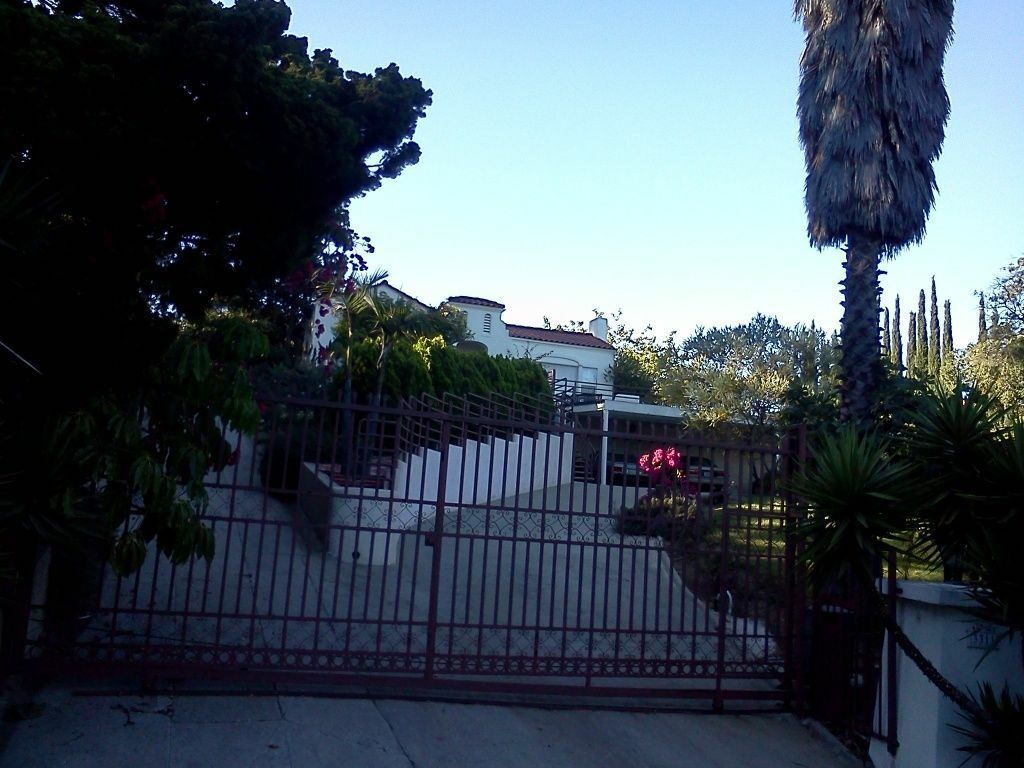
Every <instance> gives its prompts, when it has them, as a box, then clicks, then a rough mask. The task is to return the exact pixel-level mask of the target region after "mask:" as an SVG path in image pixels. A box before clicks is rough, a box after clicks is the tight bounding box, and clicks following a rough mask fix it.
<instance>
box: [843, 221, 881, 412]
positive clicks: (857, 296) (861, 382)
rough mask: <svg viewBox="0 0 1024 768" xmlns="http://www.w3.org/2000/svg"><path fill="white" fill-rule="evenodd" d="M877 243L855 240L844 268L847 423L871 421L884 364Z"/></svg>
mask: <svg viewBox="0 0 1024 768" xmlns="http://www.w3.org/2000/svg"><path fill="white" fill-rule="evenodd" d="M879 259H880V247H879V244H878V243H877V242H874V241H872V240H868V239H866V238H862V237H851V238H850V241H849V245H848V246H847V249H846V261H845V262H844V263H843V267H844V268H845V270H846V277H845V278H844V279H843V281H842V283H841V285H842V286H843V290H842V292H843V319H842V323H841V326H840V334H841V338H842V342H841V345H840V364H841V367H842V372H843V377H842V383H841V386H840V394H841V395H842V402H841V407H840V414H841V416H842V418H843V419H845V420H846V421H854V422H866V421H868V420H869V419H870V418H871V410H872V407H873V406H874V404H875V400H876V398H877V392H878V382H879V379H880V373H881V372H880V369H881V361H880V358H879V355H880V351H879V350H880V347H879V342H878V333H879V328H878V313H879V307H878V296H879V293H880V289H879V286H878V264H879Z"/></svg>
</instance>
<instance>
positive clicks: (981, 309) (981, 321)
mask: <svg viewBox="0 0 1024 768" xmlns="http://www.w3.org/2000/svg"><path fill="white" fill-rule="evenodd" d="M986 336H988V325H987V323H986V320H985V294H983V293H979V294H978V341H984V340H985V337H986Z"/></svg>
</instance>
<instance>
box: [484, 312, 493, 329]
mask: <svg viewBox="0 0 1024 768" xmlns="http://www.w3.org/2000/svg"><path fill="white" fill-rule="evenodd" d="M490 332H491V313H490V312H485V313H484V333H488V334H489V333H490Z"/></svg>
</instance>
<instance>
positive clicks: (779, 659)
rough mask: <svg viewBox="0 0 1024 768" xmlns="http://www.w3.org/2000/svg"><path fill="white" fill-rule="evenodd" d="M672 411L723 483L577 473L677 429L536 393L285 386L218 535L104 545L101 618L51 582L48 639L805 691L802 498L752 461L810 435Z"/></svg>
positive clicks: (314, 669)
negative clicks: (212, 544) (138, 559)
mask: <svg viewBox="0 0 1024 768" xmlns="http://www.w3.org/2000/svg"><path fill="white" fill-rule="evenodd" d="M524 415H525V416H528V417H529V418H527V419H523V418H521V417H522V416H524ZM509 416H514V417H516V418H509ZM666 429H667V427H666ZM668 434H669V433H668V432H667V431H666V432H665V435H666V436H667V435H668ZM499 435H504V436H507V437H509V438H510V439H497V438H496V436H499ZM673 435H674V442H673V445H677V446H678V447H679V449H680V450H682V451H685V452H686V455H688V456H694V457H704V458H707V459H708V460H709V461H713V462H714V463H715V464H717V465H718V466H719V467H721V469H722V471H723V473H724V477H723V483H724V487H725V488H726V489H727V491H726V493H725V494H724V495H723V497H722V498H711V497H706V496H704V495H703V494H701V493H699V492H698V493H694V492H693V490H692V489H688V488H686V487H685V486H683V485H680V486H678V487H674V486H673V487H670V486H660V485H655V486H652V485H650V484H649V483H648V482H646V481H645V478H644V477H643V476H641V475H639V474H637V475H631V476H628V477H627V476H623V477H620V478H616V479H615V482H613V483H608V482H607V478H586V479H582V480H581V479H578V478H576V477H574V470H575V467H576V464H577V459H578V458H580V457H581V456H583V455H584V452H585V451H588V450H590V449H591V447H593V446H600V445H603V444H605V443H606V442H610V443H611V444H613V445H618V446H622V448H623V450H625V451H631V452H636V453H639V452H641V451H642V450H646V449H647V447H648V446H649V445H650V444H651V441H652V439H657V437H658V436H657V435H653V434H652V433H650V432H648V433H644V434H643V435H640V434H638V433H637V432H630V431H615V430H610V431H603V430H601V429H594V428H590V427H586V426H582V425H579V424H565V423H561V422H560V420H559V419H558V418H556V417H555V416H554V415H553V412H552V410H551V409H550V408H548V409H547V410H545V408H544V407H543V405H542V404H541V403H539V402H538V401H537V400H536V399H525V398H523V399H517V398H504V399H503V398H493V399H489V400H485V401H482V400H481V399H479V398H451V397H449V398H431V397H421V398H415V399H411V400H409V401H407V402H405V403H403V404H402V405H401V406H400V407H396V408H383V407H371V406H361V405H345V404H341V403H332V402H315V401H303V400H286V401H278V402H271V403H269V408H268V412H267V417H266V420H265V422H264V424H263V429H262V430H261V434H260V435H259V436H258V437H257V438H256V439H249V438H243V437H241V436H234V439H235V442H236V447H237V448H238V455H239V460H238V462H237V463H236V464H235V465H234V466H233V467H230V468H226V469H225V470H224V471H223V472H221V473H219V474H217V475H216V476H214V477H211V478H210V479H209V481H208V484H207V489H208V493H209V498H210V506H209V509H208V510H207V513H206V515H205V517H204V520H205V522H206V524H207V525H208V526H209V527H210V528H211V530H212V531H213V533H214V536H215V538H216V540H217V554H216V557H215V558H214V559H213V560H212V561H210V562H207V561H205V560H194V561H188V562H185V563H181V564H178V565H173V564H171V563H169V562H168V561H167V560H166V559H164V557H163V556H161V555H160V553H159V552H158V551H157V549H156V547H155V545H151V546H150V549H149V551H148V552H147V558H146V561H145V563H144V565H143V567H142V568H141V569H140V570H139V571H138V572H137V573H135V574H132V575H130V576H124V577H118V576H117V575H116V574H114V573H113V572H111V571H110V569H109V568H108V567H107V566H105V565H104V566H102V568H101V569H100V571H99V575H98V577H97V583H96V585H95V591H94V601H93V604H92V605H90V606H88V610H87V611H83V612H81V614H80V615H83V616H88V618H87V619H85V620H83V623H80V624H79V625H77V626H75V627H74V628H72V629H67V628H64V629H61V628H59V627H56V626H54V624H53V622H52V621H51V620H50V619H49V618H48V610H47V604H46V602H39V603H34V604H33V605H32V614H31V618H32V627H31V631H30V632H29V638H28V645H27V651H28V655H29V656H30V657H31V658H33V659H37V660H38V663H41V664H44V665H45V664H52V665H57V666H59V663H60V662H61V661H67V662H68V663H70V664H71V665H73V666H74V667H75V668H76V669H77V670H79V671H82V670H89V669H91V670H94V671H96V672H101V673H103V672H109V671H110V670H112V669H113V670H118V671H120V670H123V669H124V668H138V669H142V670H145V671H146V672H147V673H148V674H172V675H186V676H208V675H214V674H216V675H220V676H229V677H238V678H247V679H265V680H278V679H284V680H292V681H296V680H320V681H322V682H328V683H339V684H340V683H345V684H366V682H367V679H368V677H369V678H371V679H372V682H373V683H374V684H379V685H399V686H406V687H408V686H415V685H429V686H435V687H447V688H453V689H460V690H470V689H471V690H483V691H520V692H534V693H542V694H563V693H571V694H579V695H590V696H645V697H652V698H661V699H673V700H677V699H682V698H701V699H706V700H708V701H710V702H711V703H712V704H713V706H714V707H715V708H719V709H720V708H722V706H723V704H724V702H725V701H726V700H727V699H732V698H735V699H746V700H752V699H760V700H769V701H778V702H790V701H792V700H793V699H794V697H797V696H798V695H799V690H798V687H799V684H798V672H797V669H798V665H797V661H796V660H797V657H798V646H796V645H794V641H795V639H797V638H799V637H800V626H801V621H802V618H803V611H802V610H795V609H794V600H795V599H796V598H795V597H794V595H795V594H796V593H795V592H794V589H793V587H792V583H793V580H794V579H795V571H794V569H795V567H796V565H795V562H794V559H793V551H794V549H793V545H792V524H793V521H794V515H795V514H796V511H795V507H794V506H793V505H792V500H791V499H790V498H789V497H788V496H787V494H786V491H785V489H784V488H771V489H769V488H766V487H761V486H755V484H754V483H753V481H752V478H751V472H750V467H751V466H752V465H753V464H754V463H755V461H754V460H755V459H758V458H765V459H766V460H767V459H768V458H770V459H771V460H772V461H775V460H777V458H778V457H779V456H781V457H783V458H784V459H785V461H787V462H789V461H790V460H795V458H796V456H797V453H796V451H797V447H795V445H794V444H791V443H789V442H784V443H781V444H777V445H771V446H765V445H748V444H744V443H728V442H714V441H708V440H700V439H697V438H695V437H692V436H689V437H688V436H687V435H685V434H684V435H681V436H680V435H678V433H673ZM425 449H429V450H425ZM389 453H390V455H392V456H394V463H393V464H392V465H390V466H389V467H388V471H389V472H390V476H389V478H388V482H387V483H378V484H370V485H367V484H360V483H359V482H357V480H358V478H359V477H366V476H368V472H367V469H368V467H369V466H370V465H369V464H367V463H362V464H361V463H360V462H361V461H362V460H361V459H360V460H354V461H348V457H349V456H356V457H361V456H365V457H370V458H371V459H374V457H376V458H377V459H379V457H381V456H384V455H387V454H389ZM324 465H329V466H331V467H333V466H336V465H340V466H349V467H351V466H355V470H356V471H355V472H352V473H349V474H345V475H343V476H341V477H340V481H339V478H338V477H335V476H333V475H331V474H330V473H329V472H325V471H324V470H323V466H324ZM135 523H137V521H135V522H133V521H129V525H132V524H135Z"/></svg>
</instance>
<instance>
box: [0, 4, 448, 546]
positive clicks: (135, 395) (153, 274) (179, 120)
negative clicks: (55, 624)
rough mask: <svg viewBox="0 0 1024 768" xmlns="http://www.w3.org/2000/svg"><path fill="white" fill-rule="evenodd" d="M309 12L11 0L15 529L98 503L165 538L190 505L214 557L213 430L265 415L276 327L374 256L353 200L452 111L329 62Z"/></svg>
mask: <svg viewBox="0 0 1024 768" xmlns="http://www.w3.org/2000/svg"><path fill="white" fill-rule="evenodd" d="M289 20H290V11H289V9H288V7H287V6H286V5H285V4H284V3H282V2H273V1H272V0H238V2H236V3H234V4H233V5H230V6H223V5H220V4H217V3H214V2H211V1H210V0H172V1H171V2H162V1H161V2H156V1H155V0H124V1H123V2H104V3H98V2H91V1H90V0H78V1H77V2H73V1H70V0H68V1H61V0H54V1H51V2H44V3H33V2H5V3H3V4H0V68H2V70H3V72H4V77H3V78H2V79H0V102H2V103H4V104H5V105H7V109H6V110H5V115H4V120H2V121H0V167H2V171H3V172H2V175H0V253H2V254H3V257H4V270H3V273H2V276H0V341H2V342H3V344H4V347H3V348H0V361H2V362H0V382H2V383H0V402H2V406H3V409H4V413H3V433H4V436H6V439H5V440H3V441H0V459H2V465H3V466H4V468H5V471H7V472H10V473H11V474H10V477H9V478H8V480H9V482H7V483H6V485H5V487H4V497H3V498H2V499H0V539H3V538H4V537H5V536H6V534H5V531H7V532H8V533H9V531H10V530H11V528H10V526H11V525H14V523H11V522H10V521H11V520H18V521H20V522H18V523H17V525H18V526H21V525H22V523H24V521H25V520H26V519H27V518H26V517H25V516H26V515H27V514H29V513H30V512H31V513H33V514H42V513H45V512H47V511H49V512H52V513H54V514H55V515H57V516H63V517H65V518H66V517H68V516H69V515H71V514H72V513H74V512H75V510H78V509H82V508H85V507H90V506H93V507H94V506H96V503H97V501H99V502H101V506H102V507H103V508H104V509H105V510H106V511H107V512H109V511H110V509H111V508H112V506H115V507H117V508H118V510H119V511H118V513H117V514H116V515H110V516H108V522H113V523H115V524H120V523H121V522H122V521H123V520H125V519H126V515H127V516H131V515H136V514H138V515H141V520H142V521H144V522H145V521H149V522H148V523H147V524H146V525H141V524H140V519H139V518H135V517H131V519H132V520H135V522H134V523H131V526H135V527H131V530H130V532H137V533H138V535H139V536H141V537H142V538H143V539H144V540H149V539H151V538H152V537H153V536H154V535H157V532H158V531H159V530H163V526H168V525H171V526H173V525H176V524H177V523H180V522H181V521H182V520H183V519H184V518H186V517H187V518H188V519H189V525H190V526H192V528H191V529H190V530H192V534H191V535H190V536H189V537H186V541H188V542H190V543H191V544H193V545H194V546H193V547H191V551H195V552H203V551H204V550H205V548H206V547H207V544H206V542H205V539H204V537H203V535H202V534H200V533H198V530H199V529H198V528H195V526H194V525H193V523H195V517H196V516H199V515H201V512H202V510H203V508H204V500H203V494H202V489H201V487H198V486H197V485H196V481H197V477H198V478H201V477H202V475H203V474H204V473H205V472H206V470H207V469H208V467H210V466H213V467H216V466H219V465H223V463H224V461H226V460H227V459H228V458H229V457H228V456H225V455H224V450H223V446H222V444H221V440H220V439H219V438H217V439H214V436H213V435H212V434H211V429H212V426H211V425H214V424H219V425H221V426H224V425H229V426H232V427H235V428H241V429H246V428H252V427H253V426H254V419H255V403H254V402H253V401H252V394H251V385H250V383H249V380H248V376H247V364H248V360H250V359H251V358H252V357H253V356H257V355H259V354H260V353H262V352H264V351H266V348H267V347H266V340H265V339H264V340H263V341H260V339H259V335H260V334H261V332H262V333H267V332H269V333H271V335H272V336H273V339H272V340H273V341H278V342H280V341H283V340H285V339H291V340H292V342H293V343H294V340H295V339H296V338H301V325H302V323H303V320H304V315H306V314H308V312H309V306H310V303H309V301H308V299H310V298H311V297H312V295H313V293H314V288H315V285H314V284H315V282H316V281H317V280H323V279H331V280H337V279H342V278H344V276H345V275H347V274H348V273H350V272H351V269H352V267H353V265H355V266H361V262H360V255H359V252H358V250H357V248H356V247H357V245H358V244H359V242H360V241H358V240H357V239H356V237H355V235H354V234H353V233H352V232H351V230H350V228H349V226H348V217H347V204H348V202H349V201H350V200H351V199H352V198H353V197H357V196H359V195H363V194H365V193H367V192H369V191H371V190H373V189H374V188H376V187H377V186H379V185H380V183H381V182H382V180H384V179H386V178H390V177H394V176H396V175H398V174H399V173H400V172H401V171H402V170H403V168H405V167H406V166H408V165H409V164H411V163H414V162H416V160H417V159H418V157H419V147H418V146H417V145H416V143H415V142H414V141H412V135H413V132H414V130H415V127H416V124H417V121H418V120H419V119H420V118H421V117H423V116H424V114H425V109H426V107H427V106H428V105H429V104H430V101H431V93H430V91H428V90H426V89H425V88H424V87H423V86H422V84H421V83H420V81H419V80H417V79H415V78H411V77H406V76H403V75H402V74H401V72H400V71H399V68H398V67H397V66H396V65H394V64H391V65H389V66H387V67H383V68H380V69H377V70H376V71H375V72H374V73H373V74H362V73H358V72H352V71H347V70H345V69H344V68H343V67H342V66H341V64H340V63H339V62H338V61H337V60H336V59H335V58H334V57H333V55H332V53H331V51H330V50H316V51H313V52H312V54H310V52H309V51H308V46H307V42H306V40H305V39H304V38H302V37H297V36H295V35H291V34H288V33H287V29H288V24H289ZM257 320H258V322H257ZM252 332H255V333H256V335H255V336H254V335H253V333H252ZM242 340H244V343H241V342H242ZM157 413H162V414H164V416H161V417H160V418H155V417H154V414H157ZM112 424H122V425H123V428H118V429H117V430H115V432H116V434H113V435H112V434H110V433H109V430H110V429H111V428H112V427H111V425H112ZM72 426H74V428H73V429H72ZM69 436H71V437H73V440H72V441H71V442H70V443H68V442H67V441H66V440H63V439H64V438H66V437H69ZM58 438H60V439H58ZM108 438H111V440H112V441H113V442H111V440H108ZM55 439H56V440H57V442H56V443H55V442H54V441H55ZM114 445H117V446H119V449H118V450H119V451H121V453H120V454H119V458H118V462H117V465H116V466H115V465H113V464H111V462H110V461H108V460H107V459H104V458H103V456H104V455H105V453H104V452H105V451H109V450H112V449H113V448H112V446H114ZM83 452H84V453H83ZM86 455H88V456H89V457H91V458H90V459H89V460H88V461H87V460H85V458H83V457H84V456H86ZM60 456H65V457H67V456H70V457H73V459H72V460H69V461H67V462H63V463H62V461H63V460H60V461H58V458H59V457H60ZM122 462H127V464H126V465H124V466H122ZM42 465H45V466H46V467H47V472H49V474H48V475H47V476H46V477H43V478H40V477H39V476H38V473H34V471H33V467H38V466H42ZM60 467H64V468H65V469H67V471H66V472H63V473H62V472H60V471H58V469H59V468H60ZM83 473H84V474H83ZM40 483H42V485H40ZM147 488H148V489H149V490H148V491H147ZM174 488H179V489H181V488H184V489H186V490H185V491H184V497H177V496H175V495H174V493H175V492H172V489H174ZM90 489H92V490H90ZM97 489H105V491H104V492H105V493H106V495H107V496H111V495H117V496H118V499H117V500H113V499H112V498H106V497H104V498H102V499H99V497H97V495H96V493H97ZM189 489H191V490H189ZM172 497H173V498H172ZM183 499H184V501H185V507H187V508H188V509H191V512H188V511H186V509H185V508H183V507H182V506H181V505H179V504H178V502H179V501H182V500H183ZM11 509H13V510H15V511H14V512H11V511H10V510H11ZM150 513H152V515H151V514H150ZM5 526H6V527H5ZM22 527H23V526H22ZM183 530H184V528H183ZM165 538H166V541H167V542H171V541H172V539H174V537H173V536H167V537H165ZM124 541H125V537H124V536H122V544H124ZM0 544H2V541H0ZM161 546H163V544H161ZM167 546H168V548H169V549H168V550H165V551H169V550H170V549H173V546H172V544H168V545H167ZM132 547H134V548H135V550H136V552H135V554H137V549H138V547H137V546H136V544H132ZM122 549H124V547H123V546H122ZM129 549H131V547H129ZM185 549H188V548H187V547H186V548H182V549H180V550H179V551H178V554H179V555H181V554H183V553H184V551H185ZM129 554H130V553H129ZM129 562H131V558H130V557H127V558H125V559H124V560H123V562H122V564H124V563H129Z"/></svg>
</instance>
